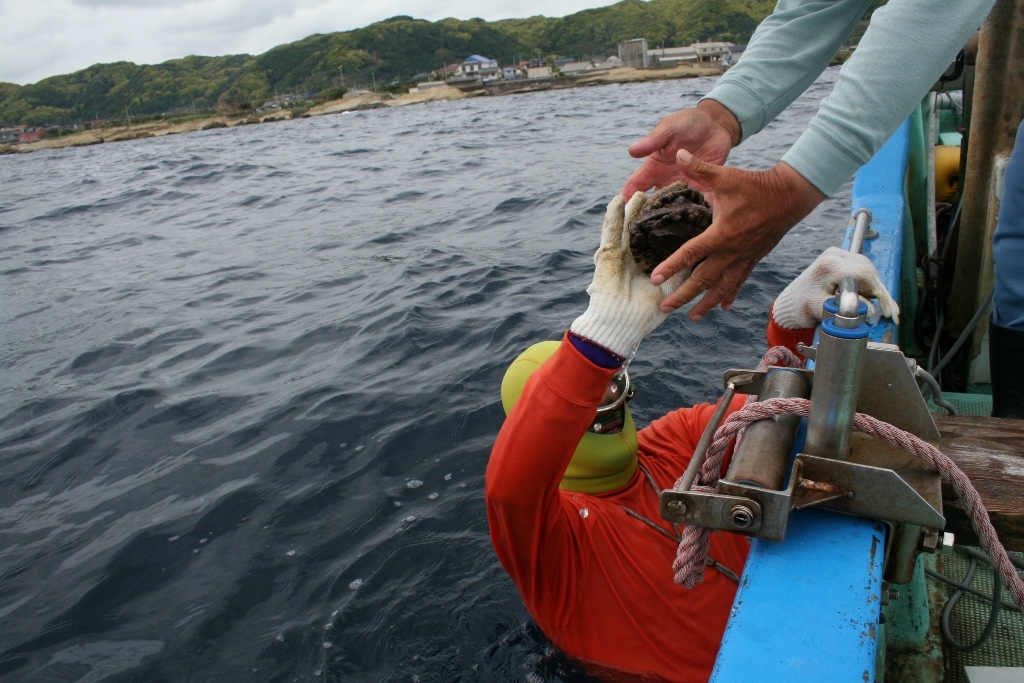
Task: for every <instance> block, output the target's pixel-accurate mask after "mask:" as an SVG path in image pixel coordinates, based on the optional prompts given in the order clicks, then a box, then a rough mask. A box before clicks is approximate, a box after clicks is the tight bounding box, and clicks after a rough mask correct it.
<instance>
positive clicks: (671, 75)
mask: <svg viewBox="0 0 1024 683" xmlns="http://www.w3.org/2000/svg"><path fill="white" fill-rule="evenodd" d="M722 71H723V69H722V67H719V66H714V67H696V66H680V67H676V68H673V69H632V68H628V67H622V68H618V69H611V70H608V71H604V72H601V73H595V74H593V75H587V76H579V77H574V78H571V79H567V78H557V79H545V80H544V81H543V82H531V81H528V80H524V81H522V87H521V88H516V89H512V90H507V91H505V92H494V93H491V92H488V91H487V90H486V89H485V88H482V87H481V88H477V89H469V90H465V89H459V88H454V87H452V86H447V85H445V86H439V87H435V88H429V89H425V90H422V91H420V92H415V93H406V94H404V95H399V96H397V97H396V96H394V95H391V94H390V93H385V94H380V93H378V94H366V95H360V96H350V97H346V98H343V99H340V100H334V101H331V102H325V103H323V104H318V105H316V106H315V107H312V108H311V109H309V111H307V112H306V113H304V114H303V115H302V116H303V118H305V117H309V116H324V115H327V114H340V113H343V112H347V111H361V110H365V109H378V108H383V107H403V106H407V105H411V104H422V103H424V102H436V101H440V100H458V99H462V98H465V97H486V96H492V95H499V94H502V95H505V94H508V95H511V94H521V93H524V92H532V91H539V90H548V89H552V88H575V87H588V86H596V85H608V84H612V83H636V82H639V81H652V80H666V79H677V78H698V77H701V76H715V75H718V74H720V73H722ZM291 118H292V114H291V112H290V111H280V112H275V113H273V114H266V115H263V116H258V117H248V118H247V117H226V116H213V117H210V118H203V119H194V120H190V121H186V122H183V123H177V124H173V123H170V122H168V121H152V122H148V123H141V124H134V125H129V126H121V127H117V128H100V129H96V130H86V131H80V132H77V133H73V134H71V135H66V136H64V137H60V138H50V139H45V140H38V141H36V142H26V143H18V144H12V145H0V154H20V153H24V152H34V151H36V150H40V149H61V148H65V147H87V146H90V145H97V144H102V143H107V142H123V141H126V140H139V139H142V138H152V137H159V136H162V135H177V134H179V133H193V132H196V131H201V130H211V129H213V128H228V127H234V126H241V125H251V124H263V123H272V122H275V121H285V120H288V119H291Z"/></svg>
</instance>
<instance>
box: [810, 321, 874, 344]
mask: <svg viewBox="0 0 1024 683" xmlns="http://www.w3.org/2000/svg"><path fill="white" fill-rule="evenodd" d="M821 331H822V332H824V333H825V334H830V335H832V336H833V337H838V338H840V339H863V338H864V337H866V336H868V326H867V325H866V324H865V323H863V322H860V321H858V322H857V327H856V328H854V329H852V330H851V329H848V328H846V327H839V326H838V325H836V321H835V320H834V319H829V320H823V321H822V322H821Z"/></svg>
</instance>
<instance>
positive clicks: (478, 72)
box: [458, 55, 500, 78]
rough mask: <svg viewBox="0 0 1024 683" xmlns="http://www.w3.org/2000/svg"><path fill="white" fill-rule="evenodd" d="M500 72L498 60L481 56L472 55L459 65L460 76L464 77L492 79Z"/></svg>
mask: <svg viewBox="0 0 1024 683" xmlns="http://www.w3.org/2000/svg"><path fill="white" fill-rule="evenodd" d="M499 71H500V69H499V68H498V61H497V60H496V59H491V58H490V57H482V56H480V55H470V56H469V57H467V58H466V59H465V60H463V62H462V63H461V64H459V70H458V75H459V76H462V77H467V76H468V77H473V76H479V77H480V78H490V77H493V76H496V75H497V74H498V73H499Z"/></svg>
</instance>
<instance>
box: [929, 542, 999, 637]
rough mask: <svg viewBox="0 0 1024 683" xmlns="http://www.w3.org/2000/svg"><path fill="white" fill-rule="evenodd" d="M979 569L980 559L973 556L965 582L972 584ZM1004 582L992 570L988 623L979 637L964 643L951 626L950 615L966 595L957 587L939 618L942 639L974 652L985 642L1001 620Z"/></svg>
mask: <svg viewBox="0 0 1024 683" xmlns="http://www.w3.org/2000/svg"><path fill="white" fill-rule="evenodd" d="M977 569H978V561H977V560H976V559H974V558H973V557H972V558H971V565H970V567H969V568H968V569H967V576H965V577H964V583H966V584H970V583H971V580H972V579H974V572H975V571H977ZM1002 587H1003V582H1002V581H1000V580H999V574H998V573H997V572H992V609H991V611H990V612H989V615H988V623H987V624H985V629H984V630H983V631H982V632H981V635H980V636H978V639H977V640H975V641H974V642H973V643H968V644H964V643H961V642H960V641H959V640H957V639H956V636H954V635H953V631H952V629H950V627H949V620H950V617H951V616H952V615H953V608H954V607H956V604H957V603H958V602H960V598H961V597H963V596H964V593H965V592H964V591H963V590H960V589H957V590H956V591H954V592H953V595H951V596H949V600H946V605H945V607H943V608H942V617H941V618H940V619H939V629H940V630H941V632H942V639H943V640H945V641H946V642H947V643H949V645H950V647H952V648H954V649H956V650H960V651H961V652H974V651H975V650H977V649H978V648H979V647H981V646H982V645H984V644H985V641H986V640H988V638H989V636H991V635H992V632H993V631H994V630H995V628H996V622H998V621H999V608H1000V607H1001V606H1002V603H1001V601H1000V599H999V594H1000V592H1001V591H1002Z"/></svg>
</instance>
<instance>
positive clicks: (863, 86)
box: [631, 0, 994, 320]
mask: <svg viewBox="0 0 1024 683" xmlns="http://www.w3.org/2000/svg"><path fill="white" fill-rule="evenodd" d="M860 1H861V0H839V1H838V2H811V1H809V0H793V1H792V2H781V3H780V4H779V7H778V8H777V11H776V13H774V14H773V15H772V16H771V17H769V18H768V19H766V20H765V23H766V24H767V27H766V28H765V29H764V30H762V29H761V28H759V29H758V33H757V34H756V36H755V38H756V40H752V43H751V44H752V46H755V47H756V48H757V49H754V47H751V48H748V50H747V53H746V54H745V55H744V57H743V59H741V60H740V63H739V64H738V65H737V66H736V67H734V68H733V69H732V70H730V72H729V73H727V74H726V75H725V76H723V77H722V79H721V81H720V83H719V85H718V86H716V87H715V89H714V90H712V92H711V93H709V97H711V98H714V99H716V100H717V101H719V102H720V103H721V104H723V105H725V106H726V107H727V108H728V109H729V110H730V111H731V112H733V113H734V114H735V115H736V119H737V121H739V123H740V124H741V128H742V136H741V137H746V136H748V135H750V134H751V133H753V132H756V131H757V130H759V129H760V127H761V126H763V125H765V123H767V121H769V120H770V119H771V117H774V116H775V115H776V114H777V113H778V112H779V111H780V110H781V109H782V108H783V107H784V106H785V105H786V104H788V103H789V101H791V100H792V99H793V98H794V97H795V96H796V94H798V89H799V88H800V87H805V86H806V83H809V82H810V80H807V79H808V78H810V79H811V80H813V76H816V75H817V74H816V73H813V74H812V73H810V71H808V70H807V69H806V68H803V69H801V68H800V66H799V65H796V66H794V61H799V57H800V55H801V52H800V50H799V46H800V45H799V38H800V36H801V35H805V37H806V38H807V40H809V41H811V42H812V43H814V44H816V45H818V46H819V47H818V49H817V51H816V52H815V53H814V54H815V55H818V56H820V55H822V54H825V52H827V51H828V50H827V49H826V48H829V45H832V47H834V46H837V45H838V43H834V44H825V43H822V42H821V41H820V40H817V39H816V37H815V36H816V34H815V33H814V32H813V31H810V29H811V28H813V27H814V26H818V24H815V23H813V22H812V23H809V24H806V25H805V28H806V29H808V30H807V31H803V32H794V26H798V25H801V23H806V22H809V21H810V20H811V19H817V20H820V19H821V17H824V16H827V15H828V12H830V11H833V10H835V8H841V9H844V10H845V11H846V12H848V14H843V16H845V17H854V15H855V13H856V11H858V2H860ZM993 2H994V0H963V1H962V2H953V3H948V2H939V3H936V2H932V1H931V0H890V2H889V3H888V4H887V5H886V6H885V7H882V8H879V9H878V10H877V11H876V12H875V13H874V16H873V17H872V22H871V26H870V27H869V29H868V31H867V32H866V33H865V35H864V38H863V39H862V40H861V42H860V45H859V47H858V49H857V51H856V52H855V53H854V55H853V57H852V58H851V59H850V60H849V61H848V62H847V63H846V64H845V65H844V66H843V69H842V70H841V71H840V77H839V81H838V82H837V83H836V86H835V88H834V89H833V92H832V95H831V96H830V97H828V98H826V99H825V100H824V101H823V103H822V106H821V109H820V111H819V113H818V114H817V115H816V116H815V117H814V118H813V119H812V120H811V122H810V124H809V126H808V129H807V130H806V131H805V132H804V133H803V135H801V136H800V138H799V139H798V140H797V142H796V143H795V144H794V145H793V147H792V148H791V149H790V150H789V152H787V153H786V155H785V156H784V157H783V158H782V162H781V163H778V164H776V165H775V166H774V167H773V168H772V169H771V170H769V171H760V172H752V171H740V170H738V169H731V168H722V167H720V166H718V165H716V164H714V163H709V160H707V159H701V158H699V157H697V156H694V155H692V154H690V153H689V150H686V149H685V148H681V149H680V151H679V152H677V154H676V160H677V162H678V164H679V169H678V173H677V176H676V178H674V179H681V180H687V181H689V182H690V184H691V185H694V186H695V187H697V189H701V190H702V191H704V192H705V193H711V195H712V197H711V198H712V201H713V203H714V208H715V221H714V223H712V225H711V227H709V228H708V230H707V231H706V232H705V233H704V234H703V235H701V236H700V237H698V238H696V239H693V240H690V241H689V242H687V243H686V244H685V245H683V247H682V248H681V249H680V250H679V251H677V252H676V253H675V254H674V255H673V256H671V257H670V258H668V259H666V261H665V262H664V263H662V264H661V265H660V266H658V267H657V268H656V269H655V270H654V272H653V273H652V282H655V283H657V282H662V281H664V279H667V278H668V277H671V276H673V275H675V274H677V273H680V272H685V271H686V269H688V268H691V267H694V266H696V267H694V268H693V272H692V274H691V275H690V276H689V277H688V278H687V279H686V280H685V281H684V282H683V284H682V285H681V286H680V287H679V288H677V289H676V291H675V292H674V293H673V294H671V295H669V296H668V297H666V298H665V300H664V301H663V304H662V308H663V310H672V309H675V308H678V307H680V306H683V305H685V304H687V303H689V302H691V301H693V300H694V299H695V298H697V297H698V296H700V295H701V294H702V293H705V292H706V293H705V294H704V296H703V298H702V299H701V300H700V301H699V302H698V303H697V305H695V306H694V308H693V310H692V311H691V313H690V318H691V319H693V320H700V319H701V318H702V317H703V316H704V315H705V314H707V313H708V312H709V311H710V310H711V309H713V308H714V307H715V306H718V305H720V304H721V305H722V306H723V307H724V308H728V307H729V306H730V305H731V304H732V302H733V301H734V300H735V298H736V296H737V294H738V293H739V289H740V286H741V285H742V284H743V282H744V281H745V280H746V279H747V277H748V276H749V275H750V273H751V271H752V270H753V269H754V267H755V266H756V265H757V263H758V261H760V260H761V259H762V258H763V257H764V256H765V255H766V254H767V253H768V252H769V251H771V249H773V248H774V247H775V245H776V244H778V242H779V240H781V239H782V237H783V236H784V235H785V234H786V233H787V232H788V231H789V230H790V229H792V228H793V227H794V226H795V225H796V224H797V223H798V222H799V221H800V220H801V219H803V218H804V217H805V216H806V215H807V214H808V213H810V211H811V210H812V209H813V208H814V207H815V206H816V205H817V204H818V203H820V202H821V201H822V200H823V199H824V198H825V197H826V196H828V195H831V194H832V193H834V192H835V191H836V190H838V189H839V187H841V186H842V184H843V183H844V182H845V181H846V180H847V179H848V178H849V177H850V176H851V175H852V174H853V173H854V172H855V171H856V170H857V169H858V168H859V167H860V166H861V165H863V164H864V163H866V162H867V161H868V160H870V158H871V157H872V156H873V155H874V153H875V152H877V151H878V149H879V148H880V147H881V146H882V144H883V143H884V142H885V140H886V139H887V138H888V137H889V135H891V134H892V131H894V130H895V129H896V127H897V126H898V125H899V124H900V123H901V122H902V121H903V120H904V119H905V118H906V117H907V115H909V113H910V112H911V111H912V110H913V108H914V107H915V106H916V105H917V103H918V102H919V101H920V99H921V97H922V96H923V95H924V93H925V92H926V91H927V89H928V88H929V87H930V86H931V85H932V84H933V83H934V82H935V81H936V80H937V79H938V77H939V75H941V73H942V72H943V71H944V70H945V68H946V67H947V66H948V65H949V63H950V62H951V61H952V60H953V58H954V56H955V55H956V53H957V51H958V50H959V49H960V48H961V47H962V46H963V45H964V44H965V43H966V42H967V40H968V38H969V37H970V36H971V34H972V33H973V32H974V31H975V30H976V29H977V27H978V26H979V25H980V24H981V22H982V21H983V20H984V18H985V16H986V15H987V13H988V11H989V9H990V8H991V6H992V4H993ZM861 4H863V3H861ZM860 9H863V7H861V8H860ZM787 16H788V17H789V19H788V20H787ZM853 21H854V22H855V19H854V20H853ZM827 28H828V27H827V26H819V29H820V30H821V31H825V30H826V29H827ZM844 30H846V29H844ZM828 33H829V35H834V36H839V42H841V41H842V39H844V38H845V35H846V34H845V33H843V32H842V31H838V32H837V31H833V30H829V31H828ZM788 41H796V42H794V43H793V44H792V45H790V47H791V52H790V53H789V54H787V53H784V52H782V51H781V50H782V47H784V46H785V45H787V44H789V42H788ZM822 45H824V46H825V47H822ZM771 48H775V49H776V50H778V51H777V53H774V54H775V55H776V56H775V57H772V56H771V55H772V54H773V53H772V49H771ZM829 49H830V48H829ZM794 55H795V57H794ZM776 72H778V74H779V77H778V78H777V79H776V77H775V74H776ZM801 74H803V75H801ZM805 81H806V83H805ZM801 83H804V86H801ZM642 171H643V169H640V170H638V171H637V174H640V173H641V172H642ZM637 174H634V176H636V175H637ZM663 175H664V174H663ZM631 181H632V178H631ZM701 259H704V261H703V262H702V263H699V265H698V262H699V261H700V260H701Z"/></svg>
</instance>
